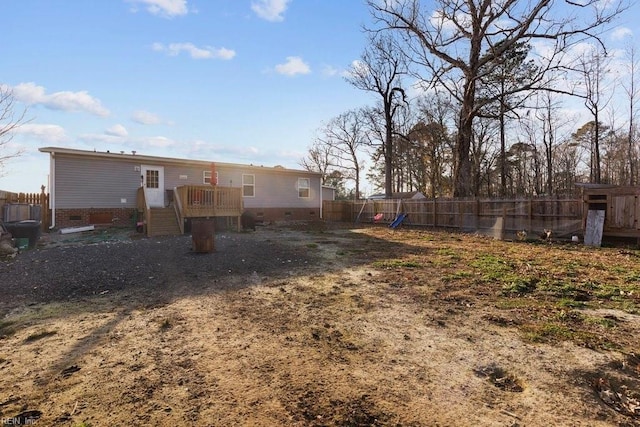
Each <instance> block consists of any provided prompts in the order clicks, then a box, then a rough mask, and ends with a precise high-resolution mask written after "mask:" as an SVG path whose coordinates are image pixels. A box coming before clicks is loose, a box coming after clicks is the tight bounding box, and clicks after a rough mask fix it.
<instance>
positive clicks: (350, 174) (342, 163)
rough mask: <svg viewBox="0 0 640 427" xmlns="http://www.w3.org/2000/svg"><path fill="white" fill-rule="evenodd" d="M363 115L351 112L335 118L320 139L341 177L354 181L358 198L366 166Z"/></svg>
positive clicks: (358, 112) (323, 130) (324, 129)
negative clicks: (363, 170)
mask: <svg viewBox="0 0 640 427" xmlns="http://www.w3.org/2000/svg"><path fill="white" fill-rule="evenodd" d="M363 114H364V113H362V112H360V111H356V110H349V111H347V112H345V113H342V114H340V115H338V116H336V117H334V118H333V119H331V120H330V121H329V123H327V125H326V126H325V127H324V128H323V129H322V136H320V137H319V139H318V142H319V143H322V144H324V145H325V146H326V147H327V150H328V151H329V152H330V153H331V155H332V159H333V163H334V164H333V166H335V167H336V168H337V169H339V170H340V172H341V176H343V177H344V178H345V179H351V180H353V181H354V184H355V197H356V198H359V197H360V181H361V180H360V176H361V173H362V169H363V166H364V165H363V162H362V160H361V159H360V157H361V156H362V154H363V152H364V148H365V147H366V145H367V135H366V129H365V119H364V116H363Z"/></svg>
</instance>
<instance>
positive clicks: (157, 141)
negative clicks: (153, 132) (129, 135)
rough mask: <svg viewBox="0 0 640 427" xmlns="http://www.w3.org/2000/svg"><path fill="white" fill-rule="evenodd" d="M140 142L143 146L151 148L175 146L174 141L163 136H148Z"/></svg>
mask: <svg viewBox="0 0 640 427" xmlns="http://www.w3.org/2000/svg"><path fill="white" fill-rule="evenodd" d="M142 142H143V143H144V144H145V145H149V146H151V147H162V148H164V147H170V146H172V145H175V141H173V140H171V139H169V138H167V137H164V136H150V137H147V138H143V139H142Z"/></svg>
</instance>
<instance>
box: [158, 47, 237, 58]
mask: <svg viewBox="0 0 640 427" xmlns="http://www.w3.org/2000/svg"><path fill="white" fill-rule="evenodd" d="M151 48H152V49H153V50H155V51H156V52H166V53H167V55H170V56H177V55H179V54H180V53H181V52H186V53H188V54H189V56H191V58H193V59H225V60H228V59H232V58H233V57H234V56H236V52H235V51H234V50H231V49H227V48H224V47H222V48H219V49H218V48H214V47H210V46H205V47H204V48H200V47H197V46H195V45H194V44H192V43H170V44H168V45H166V46H165V45H164V44H162V43H154V44H153V45H152V46H151Z"/></svg>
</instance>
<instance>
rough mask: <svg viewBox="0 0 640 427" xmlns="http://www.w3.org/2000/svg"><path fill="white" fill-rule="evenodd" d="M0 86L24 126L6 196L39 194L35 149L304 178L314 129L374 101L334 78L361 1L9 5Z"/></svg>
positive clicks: (351, 54) (354, 55)
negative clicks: (239, 167)
mask: <svg viewBox="0 0 640 427" xmlns="http://www.w3.org/2000/svg"><path fill="white" fill-rule="evenodd" d="M2 14H3V16H5V17H11V18H10V19H4V20H3V41H2V45H3V48H2V59H0V63H1V65H0V70H1V71H0V84H4V85H7V86H9V87H10V88H12V90H13V92H14V96H15V99H16V101H18V102H17V103H16V110H18V112H19V111H21V110H22V109H23V108H27V117H28V118H29V119H30V121H29V122H28V123H27V124H25V125H23V126H22V127H21V128H20V129H19V132H18V133H16V134H15V137H14V139H13V140H12V142H11V145H12V147H9V148H21V149H24V152H23V154H22V155H21V156H20V157H19V158H17V159H14V160H11V161H9V162H8V163H7V164H6V165H5V168H4V169H3V170H2V171H0V174H2V176H0V190H5V191H14V192H20V191H23V192H37V191H39V189H40V185H43V184H44V185H46V184H47V176H48V171H49V159H48V155H47V154H43V153H40V152H38V148H39V147H43V146H63V147H68V148H78V149H87V150H94V149H96V150H98V151H106V150H110V151H112V152H119V151H125V152H130V151H131V150H136V151H137V152H138V153H139V154H147V155H158V156H168V157H180V158H192V159H204V160H211V161H219V162H232V163H247V164H248V163H251V164H264V165H265V166H274V165H282V166H285V167H290V168H298V169H299V168H300V166H299V162H300V160H301V159H302V158H303V157H304V156H305V154H306V153H307V149H308V147H309V146H310V145H311V143H312V142H313V140H314V138H315V136H316V130H317V129H318V128H320V127H321V126H322V124H323V123H324V122H326V121H328V120H329V119H331V118H332V117H334V116H336V115H338V114H340V113H342V112H344V111H346V110H348V109H351V108H358V107H361V106H363V105H367V104H371V103H372V102H373V101H372V99H373V98H371V95H368V94H366V93H363V92H361V91H358V90H356V89H355V88H353V87H351V86H350V85H349V84H348V83H346V82H345V81H344V79H343V77H342V73H343V72H344V71H345V70H346V69H347V68H348V67H349V66H350V64H351V63H352V62H353V61H354V60H357V59H358V58H359V57H360V55H361V53H362V51H363V49H364V47H365V45H366V35H365V34H364V33H363V31H362V27H363V25H364V24H366V23H367V20H368V19H369V18H370V15H369V12H368V10H367V8H366V6H365V5H364V2H363V1H359V0H348V1H342V0H95V1H85V0H8V1H4V2H3V3H2Z"/></svg>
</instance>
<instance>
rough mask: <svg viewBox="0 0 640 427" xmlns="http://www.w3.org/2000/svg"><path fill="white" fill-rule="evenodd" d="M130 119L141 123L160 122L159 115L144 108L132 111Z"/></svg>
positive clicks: (153, 123) (155, 123)
mask: <svg viewBox="0 0 640 427" xmlns="http://www.w3.org/2000/svg"><path fill="white" fill-rule="evenodd" d="M131 120H133V121H134V122H136V123H140V124H141V125H157V124H159V123H160V122H161V120H160V117H158V116H157V115H155V114H153V113H150V112H148V111H144V110H138V111H134V112H133V115H132V116H131Z"/></svg>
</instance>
